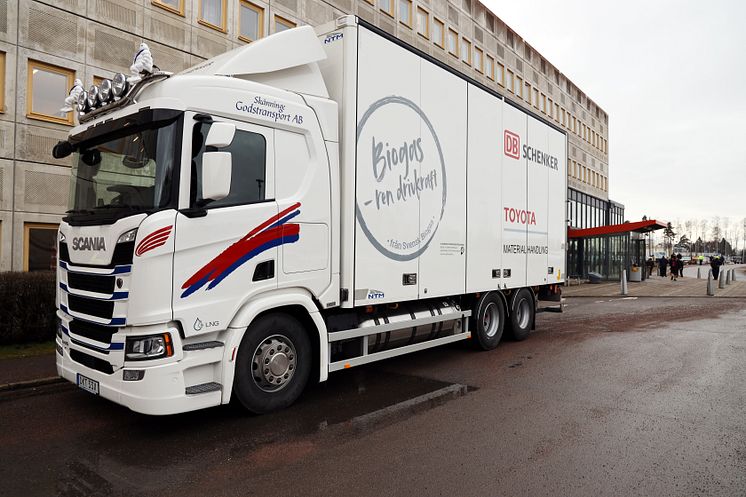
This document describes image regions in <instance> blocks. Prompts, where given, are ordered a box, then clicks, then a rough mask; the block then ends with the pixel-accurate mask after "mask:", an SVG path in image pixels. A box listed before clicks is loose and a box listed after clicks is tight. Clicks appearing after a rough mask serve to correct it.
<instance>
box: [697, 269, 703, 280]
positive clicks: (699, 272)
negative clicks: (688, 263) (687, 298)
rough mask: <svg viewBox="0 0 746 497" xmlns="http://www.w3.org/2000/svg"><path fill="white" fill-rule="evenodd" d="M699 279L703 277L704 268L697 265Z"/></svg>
mask: <svg viewBox="0 0 746 497" xmlns="http://www.w3.org/2000/svg"><path fill="white" fill-rule="evenodd" d="M697 279H698V280H701V279H702V268H701V267H697Z"/></svg>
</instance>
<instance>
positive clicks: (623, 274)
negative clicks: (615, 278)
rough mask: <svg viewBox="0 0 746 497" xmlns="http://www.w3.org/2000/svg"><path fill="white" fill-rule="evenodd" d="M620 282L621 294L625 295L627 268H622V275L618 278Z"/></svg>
mask: <svg viewBox="0 0 746 497" xmlns="http://www.w3.org/2000/svg"><path fill="white" fill-rule="evenodd" d="M620 284H621V286H622V295H627V270H626V269H622V276H621V278H620Z"/></svg>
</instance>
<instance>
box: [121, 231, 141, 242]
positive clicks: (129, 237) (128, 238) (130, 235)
mask: <svg viewBox="0 0 746 497" xmlns="http://www.w3.org/2000/svg"><path fill="white" fill-rule="evenodd" d="M136 237H137V228H135V229H133V230H129V231H127V232H125V233H122V234H121V235H120V236H119V239H118V240H117V243H127V242H134V241H135V238H136Z"/></svg>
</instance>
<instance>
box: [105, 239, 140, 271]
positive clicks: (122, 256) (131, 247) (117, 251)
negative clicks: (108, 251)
mask: <svg viewBox="0 0 746 497" xmlns="http://www.w3.org/2000/svg"><path fill="white" fill-rule="evenodd" d="M134 253H135V242H134V241H132V242H126V243H117V246H116V247H115V248H114V255H113V256H112V258H111V265H112V266H121V265H124V264H132V257H133V255H134Z"/></svg>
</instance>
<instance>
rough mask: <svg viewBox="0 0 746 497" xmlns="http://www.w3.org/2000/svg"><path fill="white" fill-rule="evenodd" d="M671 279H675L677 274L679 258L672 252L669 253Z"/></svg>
mask: <svg viewBox="0 0 746 497" xmlns="http://www.w3.org/2000/svg"><path fill="white" fill-rule="evenodd" d="M670 264H671V281H676V278H677V277H678V276H679V264H681V262H679V260H678V259H677V258H676V256H675V255H674V254H671V262H670Z"/></svg>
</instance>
